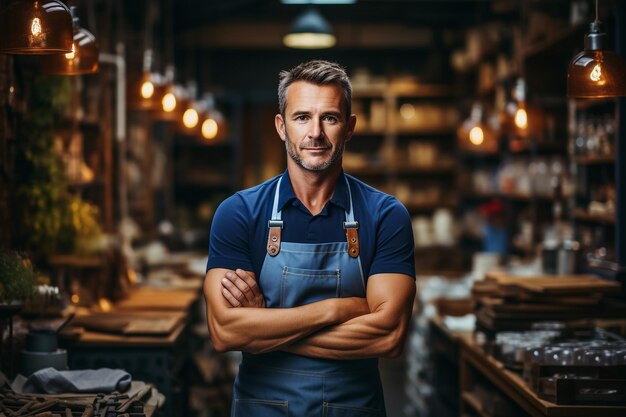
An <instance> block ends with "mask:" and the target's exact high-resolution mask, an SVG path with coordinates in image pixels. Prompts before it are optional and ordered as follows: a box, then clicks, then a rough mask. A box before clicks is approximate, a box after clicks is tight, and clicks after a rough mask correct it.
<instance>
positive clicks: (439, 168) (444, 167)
mask: <svg viewBox="0 0 626 417" xmlns="http://www.w3.org/2000/svg"><path fill="white" fill-rule="evenodd" d="M393 171H394V172H396V173H398V174H454V173H455V172H456V166H455V165H454V163H453V162H446V163H439V164H436V165H401V166H397V167H395V168H393Z"/></svg>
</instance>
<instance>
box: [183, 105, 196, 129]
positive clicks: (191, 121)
mask: <svg viewBox="0 0 626 417" xmlns="http://www.w3.org/2000/svg"><path fill="white" fill-rule="evenodd" d="M198 121H199V117H198V112H197V111H196V109H193V108H190V109H187V110H185V114H183V124H184V125H185V127H186V128H188V129H193V128H194V127H196V126H198Z"/></svg>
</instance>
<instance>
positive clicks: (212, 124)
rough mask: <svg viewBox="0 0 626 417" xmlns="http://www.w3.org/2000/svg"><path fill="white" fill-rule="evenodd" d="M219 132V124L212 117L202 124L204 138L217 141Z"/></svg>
mask: <svg viewBox="0 0 626 417" xmlns="http://www.w3.org/2000/svg"><path fill="white" fill-rule="evenodd" d="M217 132H218V126H217V122H216V121H215V120H214V119H211V118H210V117H209V118H207V119H206V120H205V121H204V122H203V123H202V137H203V138H205V139H207V140H211V139H215V137H216V136H217Z"/></svg>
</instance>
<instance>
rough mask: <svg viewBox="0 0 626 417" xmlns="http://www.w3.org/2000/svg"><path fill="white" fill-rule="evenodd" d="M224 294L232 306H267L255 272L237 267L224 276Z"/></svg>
mask: <svg viewBox="0 0 626 417" xmlns="http://www.w3.org/2000/svg"><path fill="white" fill-rule="evenodd" d="M222 295H223V296H224V298H225V299H226V301H228V303H229V304H230V305H231V306H232V307H256V308H264V307H265V298H263V294H262V293H261V289H260V288H259V286H258V285H257V282H256V277H255V276H254V273H252V272H248V271H244V270H243V269H237V270H235V271H228V272H226V275H225V276H224V278H222Z"/></svg>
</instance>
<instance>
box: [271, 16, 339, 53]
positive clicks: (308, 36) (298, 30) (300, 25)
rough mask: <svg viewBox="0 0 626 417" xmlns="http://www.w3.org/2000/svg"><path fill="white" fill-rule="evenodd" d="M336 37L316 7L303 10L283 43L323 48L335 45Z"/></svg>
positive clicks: (299, 46) (291, 46)
mask: <svg viewBox="0 0 626 417" xmlns="http://www.w3.org/2000/svg"><path fill="white" fill-rule="evenodd" d="M336 42H337V39H336V38H335V35H334V34H333V31H332V29H331V27H330V24H329V23H328V21H327V20H326V19H324V16H322V15H321V14H320V13H319V12H318V11H317V10H316V9H314V8H309V9H307V10H305V11H304V13H302V14H301V15H300V16H298V17H297V18H296V20H295V21H294V22H293V24H292V25H291V29H290V30H289V33H287V34H286V35H285V36H284V37H283V43H284V44H285V46H288V47H289V48H298V49H325V48H331V47H333V46H335V43H336Z"/></svg>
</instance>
